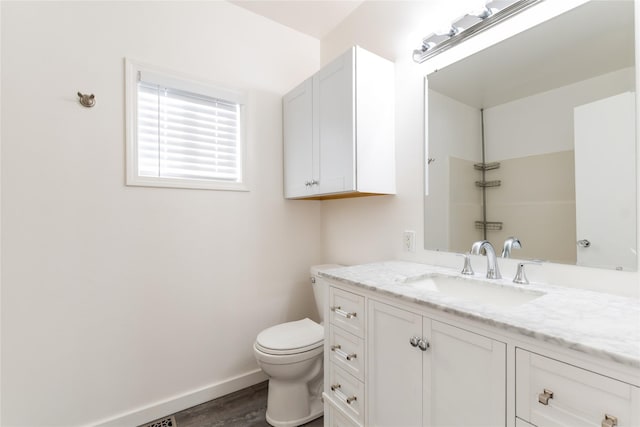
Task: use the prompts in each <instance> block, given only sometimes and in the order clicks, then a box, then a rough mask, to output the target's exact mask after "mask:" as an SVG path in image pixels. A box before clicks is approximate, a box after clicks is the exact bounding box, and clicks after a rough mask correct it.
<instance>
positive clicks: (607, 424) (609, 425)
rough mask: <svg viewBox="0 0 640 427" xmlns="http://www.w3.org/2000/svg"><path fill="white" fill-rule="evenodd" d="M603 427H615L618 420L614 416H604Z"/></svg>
mask: <svg viewBox="0 0 640 427" xmlns="http://www.w3.org/2000/svg"><path fill="white" fill-rule="evenodd" d="M601 425H602V427H614V426H617V425H618V418H617V417H614V416H613V415H609V414H604V420H602V424H601Z"/></svg>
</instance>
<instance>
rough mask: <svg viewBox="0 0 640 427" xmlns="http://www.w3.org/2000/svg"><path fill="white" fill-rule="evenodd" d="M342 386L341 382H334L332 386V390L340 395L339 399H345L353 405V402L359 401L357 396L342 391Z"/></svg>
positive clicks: (348, 403)
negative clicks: (347, 394)
mask: <svg viewBox="0 0 640 427" xmlns="http://www.w3.org/2000/svg"><path fill="white" fill-rule="evenodd" d="M341 387H342V386H341V385H340V384H333V385H332V386H331V391H332V392H333V393H334V394H335V395H336V396H338V399H340V400H344V401H345V402H347V405H351V404H352V403H353V402H355V401H357V400H358V398H357V397H356V396H350V397H347V396H346V395H345V394H344V393H343V392H341V391H340V388H341Z"/></svg>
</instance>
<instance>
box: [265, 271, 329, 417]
mask: <svg viewBox="0 0 640 427" xmlns="http://www.w3.org/2000/svg"><path fill="white" fill-rule="evenodd" d="M337 267H340V266H339V265H333V264H325V265H318V266H314V267H311V285H312V286H313V296H314V298H315V301H316V306H317V307H318V312H319V314H320V321H321V323H322V320H323V317H324V301H325V291H326V290H325V286H324V285H323V283H322V281H321V280H317V279H318V272H319V271H321V270H326V269H330V268H337ZM323 344H324V327H323V326H322V324H318V323H316V322H314V321H313V320H311V319H308V318H305V319H302V320H296V321H294V322H287V323H282V324H280V325H276V326H272V327H270V328H267V329H265V330H264V331H262V332H260V333H259V334H258V336H257V338H256V342H255V344H254V345H253V352H254V354H255V356H256V360H257V362H258V366H260V368H261V369H262V371H263V372H264V373H265V374H266V375H267V376H268V377H269V391H268V397H267V414H266V418H267V422H268V423H269V424H271V425H272V426H274V427H293V426H299V425H302V424H305V423H308V422H309V421H311V420H314V419H316V418H318V417H320V416H322V413H323V405H322V388H323V369H322V363H323V350H324V347H323Z"/></svg>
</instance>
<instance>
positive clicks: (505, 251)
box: [502, 236, 522, 258]
mask: <svg viewBox="0 0 640 427" xmlns="http://www.w3.org/2000/svg"><path fill="white" fill-rule="evenodd" d="M520 248H522V245H521V244H520V239H518V238H517V237H513V236H511V237H507V240H505V241H504V246H503V247H502V258H511V249H520Z"/></svg>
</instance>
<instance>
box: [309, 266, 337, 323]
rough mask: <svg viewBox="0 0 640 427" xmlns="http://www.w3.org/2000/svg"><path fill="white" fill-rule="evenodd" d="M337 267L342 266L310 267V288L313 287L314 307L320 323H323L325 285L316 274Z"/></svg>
mask: <svg viewBox="0 0 640 427" xmlns="http://www.w3.org/2000/svg"><path fill="white" fill-rule="evenodd" d="M339 267H343V266H342V265H339V264H322V265H314V266H312V267H311V286H312V287H313V298H314V299H315V301H316V307H317V308H318V314H319V315H320V323H324V304H325V301H326V298H327V297H326V293H327V284H326V283H325V281H324V280H323V279H322V278H321V277H320V276H319V275H318V272H319V271H322V270H329V269H332V268H339Z"/></svg>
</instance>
